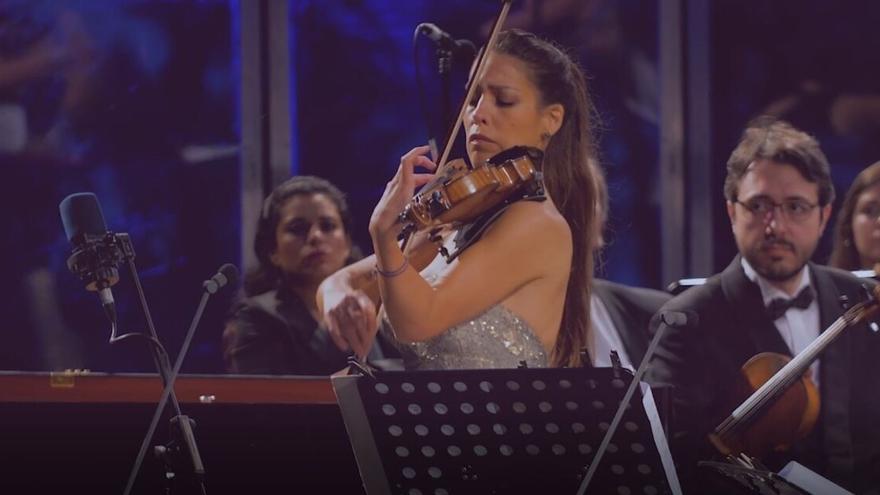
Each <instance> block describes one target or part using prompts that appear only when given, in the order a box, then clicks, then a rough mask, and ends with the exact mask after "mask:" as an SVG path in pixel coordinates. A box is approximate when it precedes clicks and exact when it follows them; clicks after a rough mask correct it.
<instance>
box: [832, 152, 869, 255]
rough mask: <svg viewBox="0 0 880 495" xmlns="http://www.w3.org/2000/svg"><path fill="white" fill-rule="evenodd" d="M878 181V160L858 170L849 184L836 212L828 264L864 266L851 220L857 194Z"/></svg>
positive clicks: (859, 194) (857, 200)
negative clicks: (857, 173) (832, 242)
mask: <svg viewBox="0 0 880 495" xmlns="http://www.w3.org/2000/svg"><path fill="white" fill-rule="evenodd" d="M878 183H880V162H877V163H875V164H873V165H871V166H870V167H868V168H866V169H865V170H862V171H861V172H859V175H857V176H856V179H855V180H854V181H853V183H852V185H851V186H849V191H847V192H846V197H844V199H843V205H841V207H840V211H839V212H838V213H837V223H836V224H835V226H834V244H833V246H832V249H831V260H830V261H829V262H828V264H829V265H831V266H833V267H836V268H842V269H844V270H859V269H861V268H864V267H862V259H861V256H859V252H858V250H857V249H856V243H855V239H853V230H852V221H853V216H854V215H855V213H856V212H855V210H856V203H858V202H859V196H861V195H862V193H863V192H864V191H865V189H867V188H869V187H871V186H873V185H875V184H878Z"/></svg>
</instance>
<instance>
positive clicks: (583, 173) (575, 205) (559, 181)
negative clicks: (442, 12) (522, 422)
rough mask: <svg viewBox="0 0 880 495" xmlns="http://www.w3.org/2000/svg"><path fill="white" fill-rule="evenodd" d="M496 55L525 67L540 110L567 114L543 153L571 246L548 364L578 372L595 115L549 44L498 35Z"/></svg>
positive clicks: (585, 332)
mask: <svg viewBox="0 0 880 495" xmlns="http://www.w3.org/2000/svg"><path fill="white" fill-rule="evenodd" d="M494 50H495V51H497V52H498V53H503V54H505V55H510V56H512V57H515V58H517V59H519V60H521V61H522V62H524V63H525V64H526V66H528V68H529V69H530V74H529V76H530V78H531V80H532V82H533V83H534V84H535V86H536V87H537V88H538V91H539V93H540V94H541V103H542V104H544V105H552V104H554V103H558V104H561V105H562V106H563V107H564V108H565V116H564V118H563V121H562V126H561V127H560V128H559V130H558V131H557V132H556V134H555V135H554V136H553V137H552V138H551V139H550V143H549V144H548V145H547V149H546V150H545V152H544V182H545V186H546V188H547V192H548V193H549V194H550V197H552V198H553V201H554V202H555V203H556V206H557V207H558V208H559V211H560V212H561V213H562V216H563V217H565V220H566V221H567V222H568V225H569V228H571V232H572V240H573V244H574V246H573V247H574V250H573V253H572V260H571V275H570V276H569V279H568V289H567V291H566V293H565V308H564V310H563V313H562V325H561V327H560V330H559V336H558V338H557V339H556V347H555V349H554V350H553V353H552V362H553V364H554V365H556V366H578V365H580V364H581V354H580V353H581V350H583V349H584V348H585V347H586V346H587V343H588V341H589V333H590V287H591V286H592V282H593V252H594V248H595V247H596V244H597V242H596V236H597V230H596V224H597V222H598V221H599V218H598V215H599V214H600V212H598V209H597V206H598V205H597V198H598V197H599V195H598V185H597V178H596V167H595V166H593V165H592V164H591V160H595V157H596V149H595V143H594V139H593V128H592V124H593V122H594V121H595V109H594V107H593V104H592V102H591V100H590V96H589V93H588V92H587V84H586V80H585V78H584V74H583V72H582V71H581V69H580V67H579V66H578V64H577V63H576V62H575V61H574V60H573V59H572V58H571V57H570V56H569V55H568V54H566V53H565V52H564V51H562V50H561V49H560V48H559V47H557V46H556V45H554V44H553V43H551V42H548V41H546V40H542V39H540V38H538V37H537V36H535V35H533V34H531V33H526V32H524V31H519V30H510V31H504V32H502V33H500V34H499V38H498V44H497V45H496V46H495V48H494Z"/></svg>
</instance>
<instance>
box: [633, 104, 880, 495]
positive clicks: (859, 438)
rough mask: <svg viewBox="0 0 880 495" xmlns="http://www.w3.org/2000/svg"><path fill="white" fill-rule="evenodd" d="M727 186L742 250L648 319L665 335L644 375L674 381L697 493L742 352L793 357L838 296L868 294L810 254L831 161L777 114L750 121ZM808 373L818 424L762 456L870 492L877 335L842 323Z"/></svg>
mask: <svg viewBox="0 0 880 495" xmlns="http://www.w3.org/2000/svg"><path fill="white" fill-rule="evenodd" d="M724 195H725V198H726V200H727V214H728V217H729V218H730V223H731V227H732V229H733V234H734V237H735V239H736V244H737V248H738V251H739V254H738V255H737V256H736V257H735V258H734V259H733V261H732V262H731V263H730V265H729V266H728V267H727V268H726V269H725V270H724V271H723V272H722V273H720V274H717V275H715V276H713V277H711V278H709V279H708V280H707V282H706V283H705V284H704V285H702V286H698V287H694V288H691V289H689V290H687V291H685V292H684V293H682V294H681V295H679V296H677V297H675V298H673V299H672V300H670V301H669V302H668V303H667V304H665V305H664V306H663V308H661V310H660V312H659V313H658V314H659V315H670V314H679V315H683V316H684V317H683V318H677V320H678V321H676V322H672V321H671V320H672V319H669V318H667V319H666V321H665V322H664V318H655V319H654V321H653V322H652V330H654V331H661V330H662V331H664V332H665V334H664V335H663V336H662V339H661V341H660V345H659V347H658V349H657V352H656V354H655V356H654V357H653V359H652V362H651V367H650V369H649V371H648V377H649V381H651V382H653V383H654V384H664V385H671V386H673V387H674V390H673V421H672V430H673V433H672V435H671V437H672V438H671V443H672V448H673V457H674V459H675V461H676V465H677V467H678V469H679V473H680V475H681V477H682V481H683V484H684V486H685V487H689V488H690V489H691V490H695V491H696V492H698V493H699V492H703V491H704V490H705V489H706V486H707V485H705V484H702V483H704V481H705V480H707V479H712V475H711V474H708V472H707V471H706V470H704V469H702V468H701V469H699V470H697V469H696V463H697V461H699V460H709V459H710V458H711V457H713V456H714V457H718V455H717V450H715V449H714V448H713V447H711V446H710V442H709V441H708V440H707V436H708V434H709V433H711V432H712V431H713V430H714V429H715V427H716V426H717V425H718V424H719V423H720V422H721V421H722V420H724V419H725V418H726V417H727V416H729V415H730V413H731V412H732V411H733V409H734V408H735V407H736V406H738V405H739V404H740V403H741V402H742V401H743V400H744V399H746V398H747V396H740V397H734V396H732V394H733V393H734V391H735V390H736V387H737V384H738V383H740V380H742V375H741V372H740V370H741V368H742V366H743V365H744V364H745V363H746V361H747V360H748V359H749V358H751V357H752V356H754V355H756V354H758V353H761V352H774V353H779V354H783V355H786V356H793V355H797V354H798V353H799V352H801V351H803V350H804V349H805V348H806V347H807V346H808V345H809V344H810V343H811V342H813V341H814V340H815V339H816V338H817V337H818V335H819V334H820V333H821V332H822V331H823V329H825V328H827V327H828V326H829V325H831V323H832V322H833V321H834V320H835V319H837V318H838V317H839V316H841V314H843V312H844V309H843V308H842V304H841V302H842V301H844V300H846V301H849V304H853V303H856V302H858V301H860V300H863V299H864V298H865V296H864V295H863V292H864V291H863V290H862V288H861V286H862V280H860V279H857V278H855V277H853V276H852V275H851V274H850V273H848V272H844V271H841V270H837V269H833V268H828V267H824V266H819V265H816V264H814V263H811V262H810V261H809V260H810V257H811V256H812V254H813V251H814V250H815V248H816V245H817V243H818V241H819V238H820V236H821V235H822V232H823V230H824V229H825V227H826V225H827V223H828V219H829V218H830V217H831V203H832V201H833V200H834V187H833V185H832V183H831V177H830V171H829V165H828V161H827V159H826V158H825V155H824V154H823V153H822V151H821V149H820V148H819V145H818V143H817V142H816V141H815V140H814V139H813V138H812V137H810V136H808V135H806V134H805V133H803V132H801V131H799V130H797V129H795V128H793V127H792V126H790V125H789V124H787V123H784V122H781V121H762V122H756V123H753V124H751V125H750V126H749V127H747V128H746V130H745V131H744V133H743V136H742V138H741V140H740V142H739V144H738V145H737V147H736V149H734V151H733V153H732V154H731V156H730V159H729V160H728V163H727V178H726V180H725V184H724ZM843 298H845V299H843ZM661 327H662V328H661ZM807 374H808V375H809V376H810V378H811V379H812V380H813V381H814V382H815V383H816V384H817V385H818V388H819V393H820V396H821V406H820V411H819V418H818V421H817V423H816V426H815V427H814V428H813V430H812V432H811V433H810V434H809V435H808V436H806V437H805V438H803V439H801V440H799V441H797V442H796V443H795V445H794V447H793V448H792V449H791V450H790V451H789V452H787V453H785V454H783V455H778V456H775V455H771V456H768V457H767V458H765V459H761V460H762V461H764V463H765V464H767V465H768V467H770V468H771V469H778V468H779V467H781V465H782V464H784V463H785V462H787V461H788V460H791V459H794V460H797V461H798V462H800V463H801V464H803V465H805V466H807V467H808V468H810V469H812V470H813V471H816V472H817V473H819V474H821V475H823V476H825V477H826V478H828V479H830V480H831V481H833V482H835V483H837V484H839V485H842V486H843V487H845V488H847V489H849V490H853V491H855V492H857V493H869V492H870V493H875V492H871V491H870V490H872V489H873V490H877V488H878V487H880V420H878V418H880V394H878V393H876V390H877V389H876V383H877V381H878V380H880V335H875V334H874V333H873V332H872V331H870V330H869V329H868V328H867V326H866V325H864V324H860V325H857V326H854V327H852V328H848V329H847V330H846V331H844V332H843V333H842V334H841V335H840V336H839V337H838V338H837V339H836V340H835V341H833V343H831V344H830V345H829V346H828V347H827V348H826V349H825V350H824V352H822V354H821V355H820V357H819V359H818V360H817V361H815V362H814V363H813V364H812V365H811V366H810V368H809V370H808V371H807ZM792 421H799V418H792ZM780 428H781V426H780Z"/></svg>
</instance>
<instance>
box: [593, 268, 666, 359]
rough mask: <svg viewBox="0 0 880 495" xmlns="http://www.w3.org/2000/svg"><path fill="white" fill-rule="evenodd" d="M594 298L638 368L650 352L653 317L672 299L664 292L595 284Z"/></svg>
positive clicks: (605, 281) (607, 282)
mask: <svg viewBox="0 0 880 495" xmlns="http://www.w3.org/2000/svg"><path fill="white" fill-rule="evenodd" d="M593 294H595V295H596V296H597V297H598V298H599V299H601V300H602V302H603V303H604V304H605V308H607V309H608V314H609V316H610V317H611V321H612V322H613V323H614V328H615V329H616V330H617V333H618V334H619V335H620V340H621V341H622V342H623V347H624V350H626V355H627V356H629V359H630V361H632V364H633V366H635V367H638V365H639V363H640V362H641V361H642V358H643V357H644V356H645V352H646V351H647V350H648V343H649V341H650V338H649V335H650V334H649V328H650V323H651V317H653V316H654V313H656V312H657V311H658V310H659V309H660V307H661V306H663V304H664V303H666V301H668V300H669V299H670V298H671V297H672V296H670V295H669V294H667V293H665V292H661V291H659V290H653V289H644V288H641V287H629V286H627V285H621V284H617V283H614V282H609V281H607V280H601V279H594V280H593Z"/></svg>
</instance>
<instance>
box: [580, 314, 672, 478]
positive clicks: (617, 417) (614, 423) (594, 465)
mask: <svg viewBox="0 0 880 495" xmlns="http://www.w3.org/2000/svg"><path fill="white" fill-rule="evenodd" d="M661 318H662V319H663V325H658V327H657V333H655V334H654V338H653V339H651V344H650V345H649V346H648V350H647V351H645V357H643V358H642V362H641V363H639V369H638V370H636V374H635V375H634V376H633V379H632V382H630V384H629V388H627V389H626V393H625V394H624V395H623V400H621V401H620V406H619V407H618V408H617V412H615V413H614V419H613V420H611V425H610V426H609V427H608V431H607V432H605V436H604V437H603V438H602V443H601V444H599V449H598V450H596V455H595V456H593V462H591V463H590V467H589V469H588V470H587V474H586V475H584V479H583V481H581V486H580V488H578V492H577V493H578V495H584V493H586V491H587V487H588V486H590V481H591V480H592V479H593V476H594V475H595V474H596V470H597V469H598V468H599V463H600V462H601V461H602V457H603V456H604V455H605V451H606V450H608V444H609V443H611V439H612V438H613V437H614V432H615V431H617V427H618V426H619V425H620V421H621V420H622V419H623V414H624V412H625V411H626V406H627V405H629V401H630V399H632V396H633V393H635V391H636V387H638V386H639V383H641V380H642V376H643V375H644V374H645V371H647V369H648V362H649V361H650V360H651V357H652V356H653V355H654V351H655V350H656V349H657V344H659V343H660V339H661V338H662V336H663V334H664V333H665V331H666V327H667V326H680V325H682V322H677V321H668V322H667V321H666V315H665V314H664V315H661ZM616 355H617V353H616V352H614V353H613V356H614V357H616ZM617 361H618V362H619V358H617ZM615 367H617V366H615Z"/></svg>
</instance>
